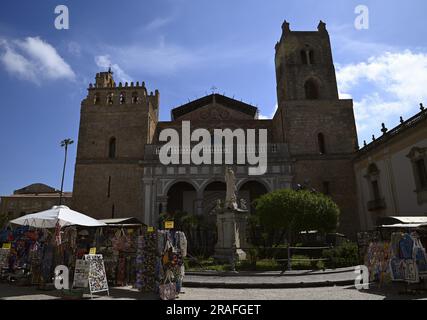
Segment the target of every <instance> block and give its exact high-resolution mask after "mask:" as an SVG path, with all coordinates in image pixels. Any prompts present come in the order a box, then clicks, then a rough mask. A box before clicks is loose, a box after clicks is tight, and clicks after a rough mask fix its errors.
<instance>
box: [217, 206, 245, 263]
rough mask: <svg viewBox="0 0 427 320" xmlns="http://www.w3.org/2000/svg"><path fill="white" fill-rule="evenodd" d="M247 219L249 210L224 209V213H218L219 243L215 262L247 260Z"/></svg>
mask: <svg viewBox="0 0 427 320" xmlns="http://www.w3.org/2000/svg"><path fill="white" fill-rule="evenodd" d="M247 218H248V211H247V210H240V209H237V210H233V209H224V211H223V212H218V213H217V216H216V221H217V230H218V242H217V244H216V245H215V254H214V259H215V260H218V261H221V262H227V263H231V262H232V261H233V260H234V261H242V260H246V252H245V251H244V250H243V249H246V248H247V247H248V245H247V241H246V225H247ZM242 248H243V249H242Z"/></svg>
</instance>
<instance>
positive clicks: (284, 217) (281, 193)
mask: <svg viewBox="0 0 427 320" xmlns="http://www.w3.org/2000/svg"><path fill="white" fill-rule="evenodd" d="M339 213H340V211H339V208H338V206H337V205H336V204H335V203H334V202H333V201H332V200H331V199H330V198H329V197H327V196H325V195H323V194H320V193H313V192H311V191H307V190H299V191H295V190H291V189H282V190H277V191H274V192H271V193H268V194H265V195H263V196H261V197H260V198H258V199H257V200H256V214H257V216H258V218H259V222H260V224H261V225H262V226H263V227H264V228H265V229H266V230H267V231H268V232H274V231H277V230H281V231H286V232H289V231H292V232H293V233H296V232H299V231H304V230H318V231H319V232H332V231H335V229H336V227H337V223H338V216H339Z"/></svg>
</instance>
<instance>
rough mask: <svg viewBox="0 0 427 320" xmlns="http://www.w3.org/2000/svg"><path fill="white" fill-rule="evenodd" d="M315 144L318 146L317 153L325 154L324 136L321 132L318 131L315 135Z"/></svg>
mask: <svg viewBox="0 0 427 320" xmlns="http://www.w3.org/2000/svg"><path fill="white" fill-rule="evenodd" d="M317 145H318V147H319V153H320V154H325V153H326V148H325V137H324V135H323V133H319V134H318V135H317Z"/></svg>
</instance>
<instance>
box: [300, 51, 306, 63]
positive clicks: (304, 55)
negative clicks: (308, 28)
mask: <svg viewBox="0 0 427 320" xmlns="http://www.w3.org/2000/svg"><path fill="white" fill-rule="evenodd" d="M300 54H301V63H302V64H308V61H307V52H306V51H305V50H301V53H300Z"/></svg>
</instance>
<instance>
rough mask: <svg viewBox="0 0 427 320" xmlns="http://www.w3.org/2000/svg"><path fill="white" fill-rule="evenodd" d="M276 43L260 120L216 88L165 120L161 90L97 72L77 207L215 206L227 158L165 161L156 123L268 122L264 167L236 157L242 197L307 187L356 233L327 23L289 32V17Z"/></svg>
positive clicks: (128, 210)
mask: <svg viewBox="0 0 427 320" xmlns="http://www.w3.org/2000/svg"><path fill="white" fill-rule="evenodd" d="M275 50H276V54H275V65H276V79H277V101H278V109H277V111H276V113H275V115H274V117H273V118H272V119H269V120H261V119H258V110H257V108H256V107H254V106H251V105H249V104H246V103H244V102H241V101H237V100H234V99H232V98H229V97H226V96H223V95H220V94H215V93H213V94H211V95H207V96H205V97H203V98H200V99H197V100H195V101H191V102H189V103H187V104H185V105H182V106H179V107H176V108H174V109H172V111H171V119H170V121H160V120H159V108H160V93H159V91H157V90H156V91H154V92H149V91H148V90H147V87H146V86H145V83H138V82H136V83H125V84H122V83H115V81H114V79H113V74H112V73H111V72H110V71H108V72H101V73H98V74H97V75H96V82H95V84H91V85H90V86H89V89H88V95H87V97H86V98H85V99H84V100H83V101H82V105H81V118H80V129H79V139H78V150H77V159H76V167H75V177H74V188H73V207H74V209H76V210H79V211H81V212H83V213H86V214H89V215H91V216H93V217H95V218H118V217H136V218H138V219H140V220H141V221H143V222H145V223H146V224H148V225H156V224H157V221H158V217H159V214H161V213H166V212H167V213H174V212H177V211H183V212H188V213H193V214H209V212H210V211H211V210H212V208H213V206H214V205H215V201H216V199H218V198H224V195H225V183H224V170H225V166H224V165H214V164H211V165H192V164H189V165H168V166H165V165H162V164H161V163H160V161H159V149H160V147H161V143H160V142H159V133H160V131H161V130H162V129H165V128H175V129H177V131H178V132H180V131H181V130H180V128H181V126H182V121H185V120H189V121H191V128H192V130H194V129H196V128H205V129H208V130H210V131H212V130H213V129H216V128H230V129H232V130H234V129H238V128H241V129H244V130H245V129H267V132H268V145H267V150H266V152H267V156H268V168H267V172H266V173H265V174H264V175H260V176H250V175H249V174H248V166H247V165H233V168H234V171H235V174H236V179H237V190H238V197H239V198H243V199H246V201H247V203H248V204H250V203H251V202H252V200H254V199H256V198H257V197H258V196H260V195H262V194H264V193H266V192H269V191H273V190H276V189H279V188H292V187H296V186H297V185H298V184H300V185H306V186H309V187H310V188H314V189H316V190H318V191H320V192H324V193H326V194H328V195H330V196H331V197H332V198H333V199H334V200H335V201H336V202H337V203H338V205H339V206H340V208H341V212H342V213H341V218H340V230H341V231H342V232H345V233H346V234H348V235H350V236H351V234H354V232H355V231H357V230H358V229H359V222H358V218H357V196H356V186H355V178H354V171H353V164H352V158H353V157H354V155H355V152H356V150H357V148H358V147H357V133H356V126H355V120H354V114H353V102H352V100H342V99H339V97H338V89H337V81H336V78H335V69H334V64H333V59H332V50H331V44H330V40H329V35H328V32H327V30H326V25H325V24H324V23H323V22H320V23H319V25H318V30H317V31H292V30H291V29H290V27H289V24H288V23H287V22H286V21H285V22H284V24H283V25H282V36H281V39H280V41H279V42H278V43H277V44H276V47H275ZM249 209H250V210H253V207H252V206H251V205H249Z"/></svg>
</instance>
